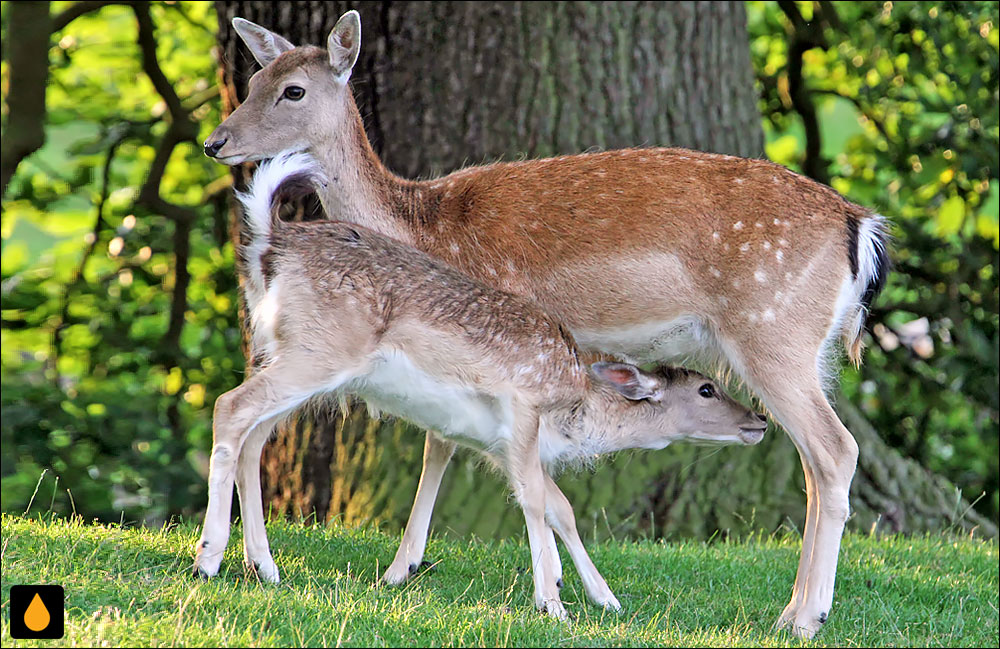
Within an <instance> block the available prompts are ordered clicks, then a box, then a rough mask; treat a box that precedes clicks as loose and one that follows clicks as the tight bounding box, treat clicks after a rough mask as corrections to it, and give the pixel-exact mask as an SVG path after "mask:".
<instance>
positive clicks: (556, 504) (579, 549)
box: [545, 474, 622, 611]
mask: <svg viewBox="0 0 1000 649" xmlns="http://www.w3.org/2000/svg"><path fill="white" fill-rule="evenodd" d="M545 513H546V518H547V519H548V521H549V524H550V525H551V526H552V529H554V530H555V531H556V532H557V533H558V534H559V538H561V539H562V540H563V543H564V544H566V549H567V550H569V555H570V557H571V558H572V559H573V564H574V565H575V566H576V571H577V572H578V573H580V579H582V580H583V587H584V590H586V591H587V596H588V597H589V598H590V599H591V601H593V602H594V603H595V604H597V605H599V606H603V607H604V608H606V609H608V610H613V611H620V610H621V608H622V605H621V604H620V603H619V602H618V598H616V597H615V594H614V593H612V592H611V589H610V588H609V587H608V583H607V582H606V581H604V577H602V576H601V573H599V572H598V571H597V568H596V567H595V566H594V562H593V561H591V560H590V555H588V554H587V550H586V548H584V547H583V541H581V540H580V534H579V532H577V529H576V517H575V516H574V515H573V506H572V505H570V503H569V500H567V498H566V495H565V494H564V493H563V492H562V490H561V489H560V488H559V485H557V484H556V483H555V480H553V479H552V477H551V476H549V475H548V474H546V475H545Z"/></svg>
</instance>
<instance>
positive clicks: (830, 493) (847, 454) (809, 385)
mask: <svg viewBox="0 0 1000 649" xmlns="http://www.w3.org/2000/svg"><path fill="white" fill-rule="evenodd" d="M771 360H772V361H774V363H772V364H770V365H769V366H768V367H761V365H760V364H759V363H758V364H757V365H756V366H752V367H751V368H750V369H749V371H748V372H747V374H748V376H747V377H746V378H748V380H749V381H750V383H751V386H752V387H753V388H754V390H755V391H756V392H757V393H758V394H759V395H760V397H761V398H762V399H763V400H764V403H765V404H766V405H767V407H768V409H769V410H770V411H771V413H772V414H773V415H774V416H775V418H776V419H777V420H778V422H779V423H781V425H782V426H783V427H784V429H785V431H786V432H787V433H788V435H789V437H791V438H792V441H793V442H794V443H795V447H796V448H797V449H798V451H799V456H800V458H801V460H802V467H803V471H804V472H805V477H806V487H807V489H806V497H807V510H806V525H805V530H804V533H803V538H802V556H801V557H800V559H799V569H798V573H797V575H796V578H795V586H794V587H793V590H792V597H791V600H790V601H789V603H788V605H787V606H786V607H785V610H784V611H783V612H782V614H781V616H780V617H779V619H778V625H779V626H783V627H789V628H790V629H791V631H792V632H793V633H794V634H795V635H797V636H800V637H803V638H811V637H812V636H813V635H815V633H816V632H817V631H818V630H819V628H820V627H821V626H822V625H823V623H824V622H826V620H827V617H828V615H829V612H830V606H831V604H832V603H833V586H834V581H835V580H836V574H837V557H838V554H839V551H840V540H841V537H842V536H843V532H844V524H845V523H846V521H847V516H848V513H849V508H850V503H849V491H850V487H851V480H852V479H853V477H854V471H855V468H856V466H857V459H858V445H857V442H855V441H854V437H853V436H852V435H851V433H850V432H849V431H848V430H847V428H845V427H844V425H843V424H842V423H841V422H840V419H838V417H837V414H836V413H835V412H834V410H833V408H832V407H831V406H830V404H829V402H828V401H827V400H826V397H825V395H824V394H823V390H822V388H821V384H820V380H819V374H818V371H817V369H816V367H815V365H813V364H811V363H808V362H806V363H802V362H799V360H798V359H794V358H785V359H774V358H772V359H771Z"/></svg>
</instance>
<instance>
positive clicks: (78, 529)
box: [0, 515, 998, 647]
mask: <svg viewBox="0 0 1000 649" xmlns="http://www.w3.org/2000/svg"><path fill="white" fill-rule="evenodd" d="M269 527H270V529H269V530H268V532H269V535H270V537H271V543H272V547H273V548H274V549H275V552H276V554H275V559H276V561H277V563H278V567H279V569H280V570H281V571H282V572H281V576H282V582H281V584H280V585H262V584H259V583H258V582H257V581H256V579H255V578H254V577H253V576H252V575H247V574H246V573H244V571H243V569H242V568H241V567H240V566H241V562H242V556H241V550H240V548H239V545H240V538H239V533H237V534H234V538H233V539H232V543H231V545H230V549H229V550H228V551H227V555H226V559H225V562H224V563H223V568H222V571H221V573H220V575H219V576H218V577H216V578H214V579H212V580H210V581H208V582H202V581H199V580H195V579H194V578H192V577H191V576H190V574H189V570H190V567H191V546H192V543H193V542H194V540H195V539H196V538H197V530H196V528H195V527H194V526H193V525H190V524H184V525H180V526H169V527H164V528H163V529H160V530H157V529H129V528H123V527H119V526H117V525H111V526H98V525H84V524H82V523H80V522H79V521H78V520H76V521H65V520H59V519H52V518H51V517H46V518H44V519H37V518H36V519H27V518H21V517H12V516H6V515H5V516H4V517H3V520H2V534H3V538H4V543H5V548H4V553H3V566H2V568H3V579H2V587H0V590H2V595H3V597H4V599H5V601H6V600H8V599H9V597H10V594H9V593H10V586H11V585H12V584H17V583H36V582H38V581H44V582H46V583H57V584H62V585H63V586H64V587H65V589H66V611H67V615H66V637H65V639H64V641H63V642H64V643H65V644H67V645H84V646H90V645H104V644H107V645H112V646H162V645H170V646H206V647H216V646H218V647H225V646H230V645H236V646H291V645H295V646H334V645H337V646H340V645H347V646H368V647H378V646H427V647H435V646H466V645H477V646H532V647H550V646H567V645H568V646H581V647H599V646H646V645H648V646H681V647H693V646H720V647H732V646H738V647H751V646H752V647H756V646H764V647H797V646H801V642H800V641H798V640H795V639H794V638H792V637H791V636H790V635H787V634H784V633H775V632H774V631H773V629H772V624H773V623H774V620H775V619H777V616H778V614H779V613H780V612H781V608H782V607H783V606H784V604H785V597H786V595H787V594H788V593H789V591H790V590H791V584H792V581H793V579H794V573H795V564H796V557H797V556H798V552H799V540H798V538H797V537H794V536H785V537H780V538H776V537H770V538H767V537H762V538H754V539H749V540H745V541H738V542H732V541H730V542H722V543H712V544H709V543H702V542H691V541H689V542H685V543H671V544H665V543H662V542H655V541H638V542H624V543H613V542H612V543H604V544H594V543H588V548H587V550H588V552H589V553H590V555H591V557H592V558H593V560H594V562H595V564H596V565H597V567H598V569H599V570H600V571H601V572H602V574H603V575H604V577H605V578H606V579H607V580H608V584H609V585H610V586H611V588H612V590H613V591H615V593H616V595H617V596H618V598H619V599H620V601H621V602H622V605H623V607H624V610H623V611H622V613H620V614H613V613H605V612H604V611H603V610H602V609H600V608H598V607H596V606H594V605H593V604H591V603H589V602H588V601H587V600H586V597H585V595H584V593H583V588H582V584H581V582H580V578H579V576H578V575H577V574H576V571H575V570H574V569H573V566H572V564H571V563H570V562H569V557H568V556H567V555H566V553H565V552H563V553H562V559H563V565H564V567H565V576H564V582H565V588H563V590H562V593H561V596H562V598H563V600H564V601H565V603H566V605H567V610H568V611H570V613H571V614H572V615H574V616H575V617H576V619H575V620H574V621H573V623H572V624H565V623H561V622H556V621H552V620H549V619H546V618H544V617H543V616H541V615H539V614H538V613H536V612H535V611H534V605H533V603H532V582H531V577H530V572H529V571H528V566H529V564H530V553H529V550H528V547H527V544H526V543H524V542H523V541H513V540H507V541H502V542H482V541H476V540H472V541H446V540H442V539H440V538H436V537H435V538H432V539H431V541H430V544H429V546H428V555H427V556H428V559H430V560H431V561H433V562H435V564H436V567H435V569H434V570H432V571H425V572H423V573H421V574H419V575H417V576H416V577H415V578H414V579H413V580H412V581H411V582H410V583H409V584H408V585H406V586H404V587H400V588H392V587H386V586H382V585H378V579H379V577H380V574H381V570H382V569H383V568H384V567H385V566H386V565H387V563H388V562H389V561H390V560H391V558H392V556H393V553H394V552H395V549H396V544H397V543H398V539H397V538H396V537H394V536H388V535H386V534H384V533H381V532H379V531H376V530H373V529H370V528H367V529H366V528H344V527H342V526H340V525H337V524H334V525H330V526H325V525H323V526H311V527H307V526H302V525H301V524H295V523H286V522H275V523H272V524H271V525H270V526H269ZM997 560H998V554H997V546H996V544H995V543H994V542H983V541H978V540H970V539H968V538H956V537H949V536H948V535H934V536H928V537H919V536H917V537H898V536H893V537H883V538H875V537H868V536H858V535H853V534H849V535H847V536H846V537H845V538H844V544H843V550H842V552H841V561H840V570H839V572H838V584H837V598H836V601H835V604H834V608H833V609H832V610H831V615H830V619H829V621H828V622H827V623H826V625H825V626H824V627H823V630H822V632H821V633H820V634H819V636H818V637H817V638H816V640H814V641H813V642H811V643H809V644H810V645H812V646H820V647H823V646H835V647H836V646H860V647H883V646H890V647H891V646H955V647H981V646H990V645H995V644H996V638H997V632H998V621H997V615H996V607H997V589H998V581H997V570H996V566H997ZM5 610H7V611H9V607H6V609H5ZM7 629H9V625H8V624H4V625H3V636H0V639H2V640H3V643H4V645H5V646H6V645H8V644H10V642H11V640H10V638H9V637H8V636H7V633H8V631H7ZM42 644H43V643H32V642H25V641H20V643H19V646H21V645H23V646H41V645H42Z"/></svg>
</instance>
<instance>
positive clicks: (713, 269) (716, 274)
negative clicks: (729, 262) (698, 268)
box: [708, 266, 722, 277]
mask: <svg viewBox="0 0 1000 649" xmlns="http://www.w3.org/2000/svg"><path fill="white" fill-rule="evenodd" d="M708 272H710V273H712V277H722V272H721V271H720V270H719V269H718V268H716V267H715V266H709V267H708Z"/></svg>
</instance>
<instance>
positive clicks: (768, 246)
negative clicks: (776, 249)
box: [764, 241, 771, 250]
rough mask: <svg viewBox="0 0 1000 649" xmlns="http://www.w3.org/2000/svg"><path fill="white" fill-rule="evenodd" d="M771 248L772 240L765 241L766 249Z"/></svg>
mask: <svg viewBox="0 0 1000 649" xmlns="http://www.w3.org/2000/svg"><path fill="white" fill-rule="evenodd" d="M770 249H771V242H770V241H765V242H764V250H770Z"/></svg>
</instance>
